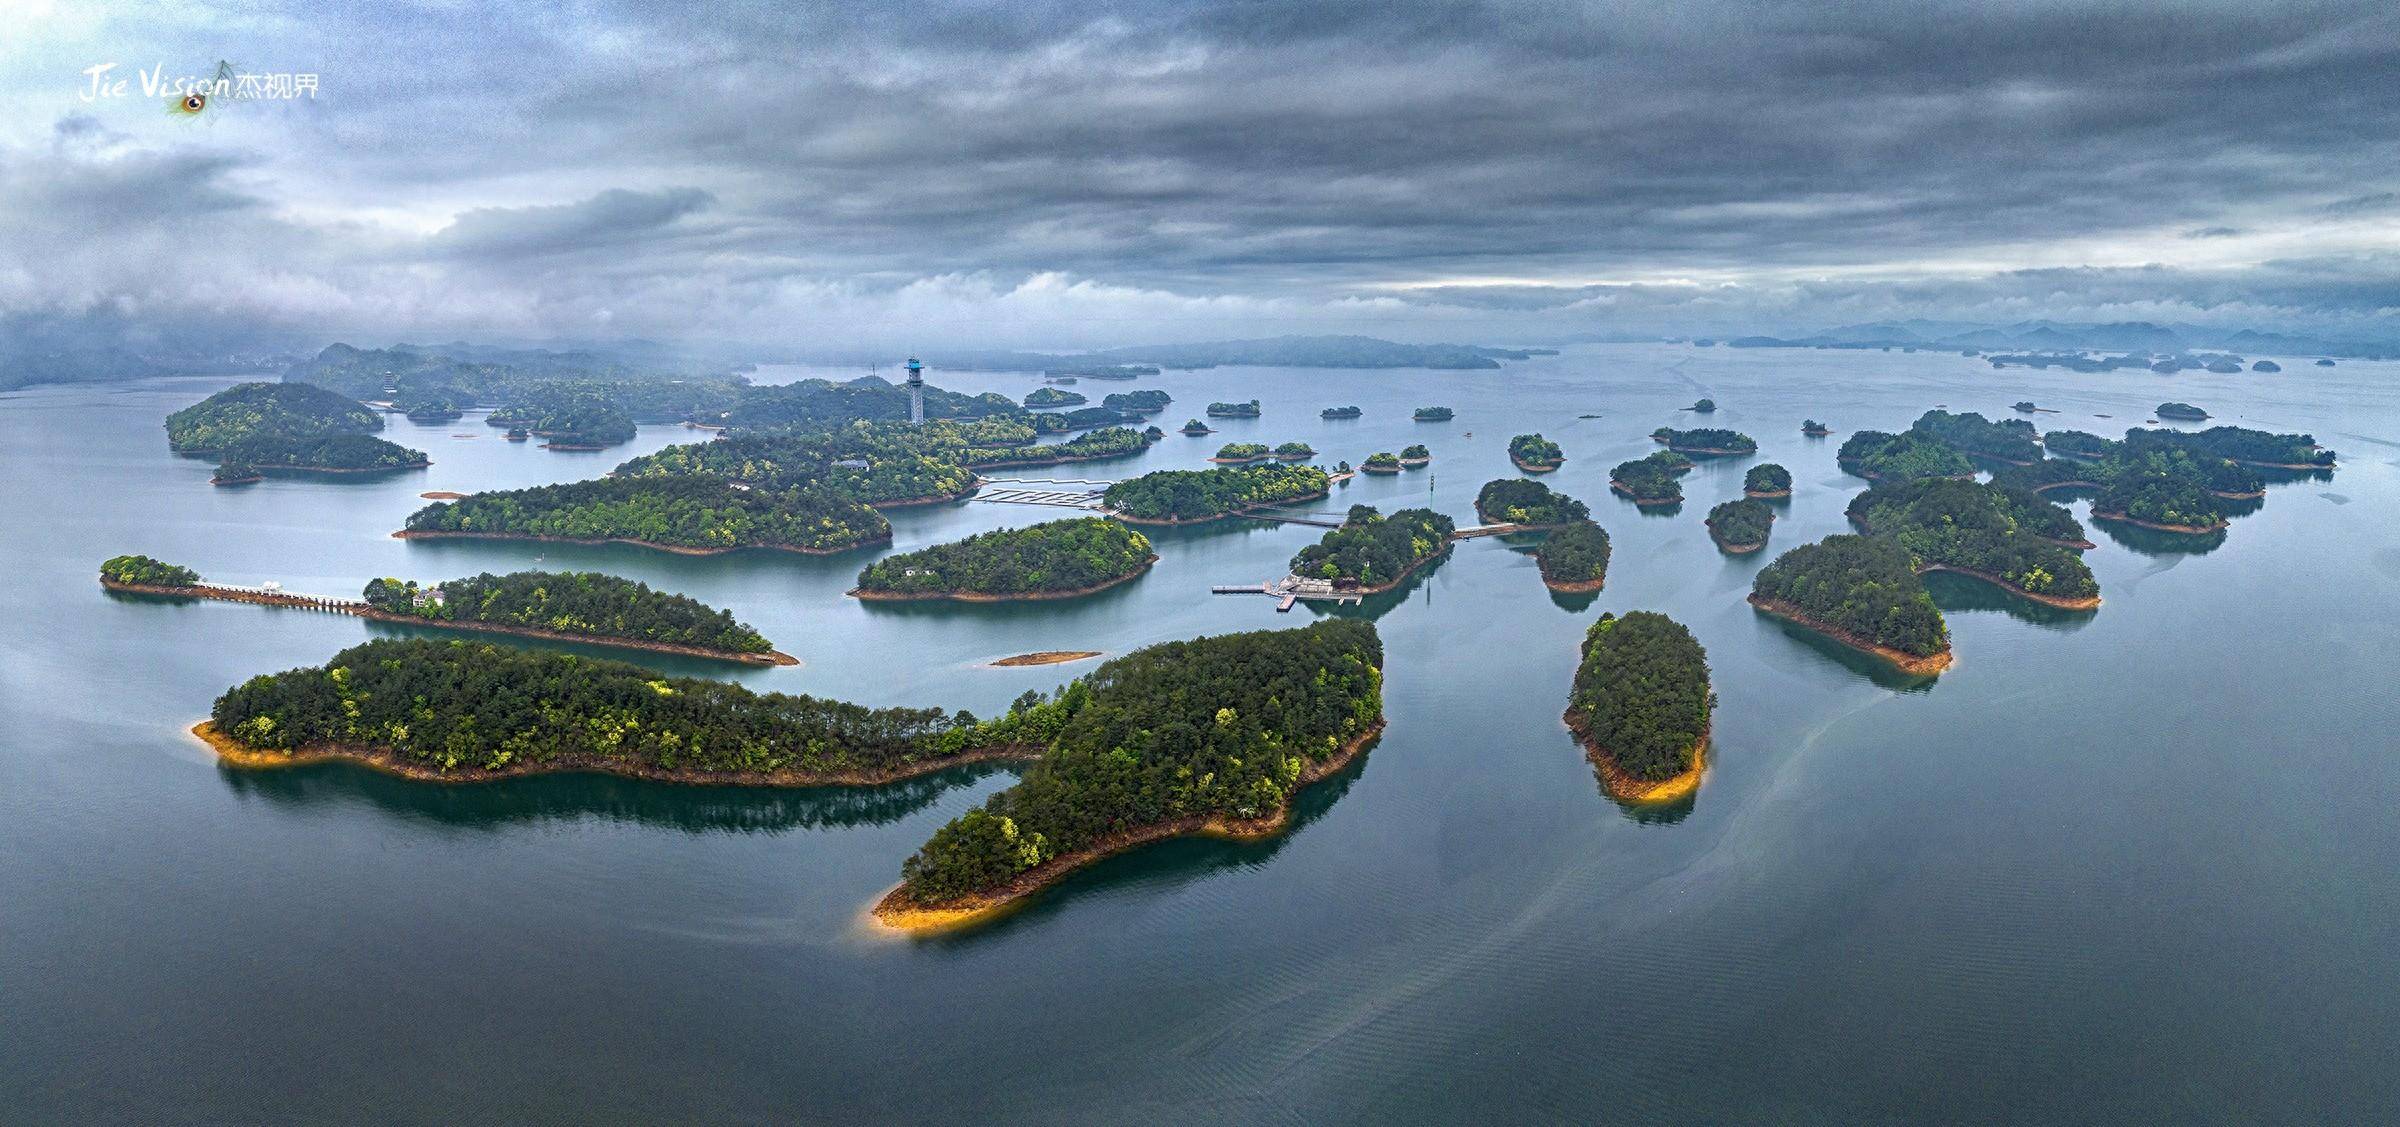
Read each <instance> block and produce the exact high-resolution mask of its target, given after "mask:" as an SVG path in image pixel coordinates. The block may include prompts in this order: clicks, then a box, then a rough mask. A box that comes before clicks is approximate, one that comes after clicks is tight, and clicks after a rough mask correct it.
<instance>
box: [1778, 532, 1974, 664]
mask: <svg viewBox="0 0 2400 1127" xmlns="http://www.w3.org/2000/svg"><path fill="white" fill-rule="evenodd" d="M1750 605H1751V606H1753V607H1756V608H1758V609H1759V610H1760V611H1762V612H1764V613H1766V614H1770V615H1773V616H1775V617H1777V618H1782V619H1786V620H1788V621H1790V622H1793V623H1796V624H1798V625H1801V626H1804V627H1807V628H1808V629H1810V630H1814V631H1816V632H1817V633H1819V634H1823V635H1825V636H1826V637H1828V638H1831V639H1833V640H1834V641H1837V642H1840V643H1842V644H1843V645H1846V646H1849V647H1851V648H1852V649H1855V650H1858V651H1860V652H1862V653H1866V654H1870V655H1872V656H1874V657H1877V658H1880V659H1882V660H1883V661H1885V662H1888V663H1890V664H1891V665H1892V666H1893V667H1894V668H1896V669H1899V670H1900V671H1901V672H1903V673H1910V674H1915V675H1918V676H1930V675H1932V674H1935V673H1939V672H1941V671H1942V670H1944V669H1948V668H1949V667H1950V628H1949V627H1948V626H1947V625H1945V624H1944V623H1943V622H1942V612H1941V610H1940V608H1938V607H1935V606H1934V605H1933V597H1932V596H1931V595H1928V594H1926V593H1925V583H1924V581H1923V580H1921V579H1919V578H1917V572H1916V568H1915V567H1914V566H1913V565H1912V563H1911V561H1910V559H1909V556H1908V552H1907V550H1906V549H1903V548H1902V547H1900V545H1898V544H1896V543H1894V542H1892V541H1890V540H1887V539H1884V538H1882V537H1876V536H1828V537H1826V538H1825V539H1824V540H1822V541H1820V542H1818V543H1815V544H1808V545H1803V546H1801V547H1798V548H1794V549H1792V550H1791V551H1788V552H1785V553H1784V554H1783V555H1782V556H1780V557H1777V558H1776V560H1775V562H1773V563H1770V564H1768V565H1767V566H1765V567H1763V568H1760V569H1759V572H1758V577H1757V579H1756V580H1754V581H1753V582H1752V584H1751V587H1750Z"/></svg>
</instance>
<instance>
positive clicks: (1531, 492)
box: [1475, 477, 1591, 528]
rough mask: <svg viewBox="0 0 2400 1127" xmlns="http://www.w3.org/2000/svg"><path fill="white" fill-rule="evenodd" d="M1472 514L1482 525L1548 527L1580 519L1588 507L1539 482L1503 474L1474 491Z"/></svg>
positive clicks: (1587, 511)
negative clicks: (1473, 512)
mask: <svg viewBox="0 0 2400 1127" xmlns="http://www.w3.org/2000/svg"><path fill="white" fill-rule="evenodd" d="M1475 516H1476V519H1478V520H1481V521H1482V522H1483V523H1485V524H1522V525H1526V526H1528V527H1531V528H1551V527H1556V526H1558V525H1564V524H1573V523H1575V522H1577V521H1581V520H1584V519H1585V518H1587V517H1589V516H1591V510H1590V509H1588V508H1586V507H1584V504H1583V502H1581V501H1578V500H1576V499H1574V498H1573V497H1569V496H1567V495H1566V494H1564V493H1559V492H1556V491H1553V490H1552V489H1551V488H1550V487H1549V486H1547V485H1544V484H1542V483H1541V482H1538V481H1533V480H1529V479H1527V478H1522V477H1504V478H1498V479H1495V480H1492V481H1487V482H1484V483H1483V489H1482V490H1481V491H1479V492H1477V493H1476V494H1475Z"/></svg>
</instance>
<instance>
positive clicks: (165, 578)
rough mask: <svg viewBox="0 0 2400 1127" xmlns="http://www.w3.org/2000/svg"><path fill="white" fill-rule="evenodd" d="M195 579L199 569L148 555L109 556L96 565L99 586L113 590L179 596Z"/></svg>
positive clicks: (192, 584) (198, 576)
mask: <svg viewBox="0 0 2400 1127" xmlns="http://www.w3.org/2000/svg"><path fill="white" fill-rule="evenodd" d="M199 582H200V573H199V572H196V571H193V570H192V569H190V568H188V567H184V566H183V565H181V564H171V563H168V562H166V561H165V560H158V559H152V558H151V557H149V556H111V557H109V558H108V559H106V560H104V561H102V562H101V564H100V585H101V586H103V587H106V588H109V589H111V590H116V591H138V592H141V593H144V594H162V595H181V594H188V593H189V592H188V590H187V589H188V588H191V587H194V586H197V585H198V584H199Z"/></svg>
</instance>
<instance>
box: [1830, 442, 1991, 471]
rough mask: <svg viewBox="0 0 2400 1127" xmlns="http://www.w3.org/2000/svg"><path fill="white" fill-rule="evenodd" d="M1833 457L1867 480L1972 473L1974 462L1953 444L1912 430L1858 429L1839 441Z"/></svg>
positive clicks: (1846, 468) (1845, 467)
mask: <svg viewBox="0 0 2400 1127" xmlns="http://www.w3.org/2000/svg"><path fill="white" fill-rule="evenodd" d="M1834 459H1835V461H1837V462H1839V463H1840V464H1841V467H1842V468H1843V469H1845V470H1848V471H1850V472H1851V473H1854V474H1857V475H1858V476H1860V477H1863V478H1866V479H1867V480H1869V481H1882V480H1885V479H1887V478H1888V479H1891V480H1894V481H1905V480H1908V479H1911V478H1919V477H1957V478H1967V477H1973V476H1975V463H1973V462H1970V461H1968V460H1967V456H1966V455H1965V454H1962V453H1960V452H1959V451H1958V449H1957V448H1956V447H1953V446H1951V445H1949V444H1948V443H1946V442H1941V441H1937V440H1935V439H1933V438H1929V437H1926V436H1925V435H1923V434H1921V433H1919V432H1917V431H1913V430H1912V431H1908V432H1906V433H1903V434H1888V433H1885V432H1883V431H1879V430H1862V431H1859V432H1857V433H1855V434H1852V435H1851V436H1850V437H1849V438H1847V439H1844V440H1843V441H1842V448H1841V449H1840V450H1839V451H1837V452H1835V454H1834Z"/></svg>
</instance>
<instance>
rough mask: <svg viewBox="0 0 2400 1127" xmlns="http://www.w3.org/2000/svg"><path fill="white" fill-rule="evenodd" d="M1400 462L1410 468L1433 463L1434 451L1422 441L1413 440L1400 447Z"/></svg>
mask: <svg viewBox="0 0 2400 1127" xmlns="http://www.w3.org/2000/svg"><path fill="white" fill-rule="evenodd" d="M1400 464H1401V465H1403V466H1407V467H1408V468H1410V469H1412V470H1413V469H1415V468H1417V467H1419V466H1429V465H1432V464H1433V451H1431V450H1428V449H1426V448H1425V444H1424V443H1422V442H1412V443H1410V444H1408V445H1406V446H1403V447H1401V448H1400Z"/></svg>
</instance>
